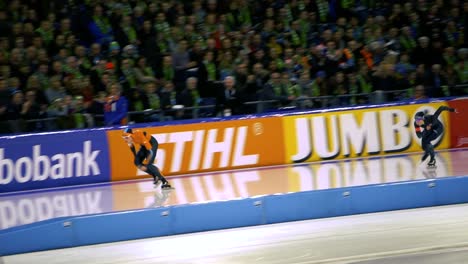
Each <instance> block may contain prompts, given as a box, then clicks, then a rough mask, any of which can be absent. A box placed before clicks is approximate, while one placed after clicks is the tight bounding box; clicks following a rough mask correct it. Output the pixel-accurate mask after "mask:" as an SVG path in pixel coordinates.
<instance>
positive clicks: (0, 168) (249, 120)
mask: <svg viewBox="0 0 468 264" xmlns="http://www.w3.org/2000/svg"><path fill="white" fill-rule="evenodd" d="M467 103H468V98H457V99H452V100H449V99H447V100H444V101H420V102H408V103H395V104H385V105H370V106H357V107H349V108H348V107H347V108H334V109H325V110H311V111H293V112H286V113H265V114H261V115H248V116H233V117H226V118H211V119H203V120H196V121H195V120H186V121H177V122H160V123H151V124H142V125H135V126H133V128H141V129H145V131H148V132H149V133H151V134H153V135H154V136H155V137H156V138H157V139H158V141H159V143H160V145H159V150H158V155H157V159H156V161H155V163H156V165H157V166H158V167H160V168H161V169H162V172H163V173H164V174H165V175H166V176H168V177H170V176H173V175H181V174H194V173H201V172H212V171H223V170H231V169H241V168H251V167H261V166H269V165H282V164H294V163H302V162H311V161H329V160H338V159H343V158H353V157H372V156H379V155H387V154H395V153H408V152H416V151H420V146H419V142H420V141H419V140H418V139H417V137H416V135H415V133H414V129H413V127H412V123H413V117H414V114H415V113H416V112H417V111H421V110H428V111H429V112H433V111H435V110H436V109H437V108H438V107H439V106H441V105H448V106H452V107H456V108H457V109H458V110H459V111H460V113H459V114H449V113H448V112H444V113H443V114H442V115H441V116H440V120H441V121H442V122H443V123H444V124H445V126H446V130H445V133H444V135H443V136H442V137H440V138H439V139H437V148H438V149H448V148H461V147H466V146H467V145H468V138H467V136H466V135H468V133H467V132H468V131H467V130H468V128H467V127H468V126H466V125H465V122H466V120H468V111H467V110H468V109H467V108H468V107H467V105H468V104H467ZM121 129H122V127H112V128H102V129H87V130H72V131H60V132H50V133H39V134H26V135H9V136H3V137H0V193H8V192H17V191H27V190H36V189H46V188H57V187H67V186H75V185H83V184H91V183H101V182H110V181H122V180H132V179H141V178H145V177H148V176H147V175H146V174H145V173H143V172H141V171H139V170H137V169H136V168H135V166H134V165H133V157H132V154H131V152H130V150H129V149H128V146H127V145H126V144H125V142H124V141H123V140H122V138H121Z"/></svg>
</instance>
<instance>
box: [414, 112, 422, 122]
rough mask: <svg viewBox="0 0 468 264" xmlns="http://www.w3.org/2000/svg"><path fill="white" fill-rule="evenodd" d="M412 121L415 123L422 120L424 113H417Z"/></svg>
mask: <svg viewBox="0 0 468 264" xmlns="http://www.w3.org/2000/svg"><path fill="white" fill-rule="evenodd" d="M414 119H415V120H416V121H419V120H424V112H417V113H416V115H415V116H414Z"/></svg>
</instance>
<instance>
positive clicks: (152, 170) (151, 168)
mask: <svg viewBox="0 0 468 264" xmlns="http://www.w3.org/2000/svg"><path fill="white" fill-rule="evenodd" d="M146 168H147V170H148V173H149V174H151V175H153V176H154V177H157V178H158V179H159V180H161V181H162V182H163V183H164V182H167V180H166V178H164V176H163V175H162V173H161V171H160V170H159V168H158V167H156V166H154V165H153V164H148V165H147V166H146Z"/></svg>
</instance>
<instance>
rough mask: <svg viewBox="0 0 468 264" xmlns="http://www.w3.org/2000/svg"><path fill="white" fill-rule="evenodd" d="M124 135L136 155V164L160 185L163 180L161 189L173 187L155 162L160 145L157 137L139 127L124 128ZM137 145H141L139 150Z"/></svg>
mask: <svg viewBox="0 0 468 264" xmlns="http://www.w3.org/2000/svg"><path fill="white" fill-rule="evenodd" d="M122 137H123V139H124V140H125V142H127V144H128V146H129V147H130V150H131V151H132V153H133V155H134V156H135V160H134V163H135V165H136V166H137V167H138V168H139V169H140V170H142V171H144V172H146V173H148V174H150V175H151V176H153V179H154V184H155V185H158V184H159V182H161V183H162V185H161V189H163V190H164V189H172V187H171V185H170V184H169V182H168V181H167V180H166V178H164V176H163V175H162V174H161V171H159V168H158V167H156V166H155V165H154V164H153V163H154V159H155V158H156V153H157V151H158V145H159V144H158V141H157V140H156V138H154V137H153V136H151V134H148V133H146V132H145V131H141V130H138V129H136V130H132V129H131V128H126V129H124V131H123V135H122ZM135 145H139V147H140V148H139V149H138V152H137V151H136V148H135Z"/></svg>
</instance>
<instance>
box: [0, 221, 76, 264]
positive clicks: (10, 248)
mask: <svg viewBox="0 0 468 264" xmlns="http://www.w3.org/2000/svg"><path fill="white" fill-rule="evenodd" d="M64 222H66V218H58V219H53V220H46V221H42V222H37V223H34V224H30V225H27V226H26V227H23V228H17V227H15V228H12V229H11V230H9V229H7V230H4V231H2V232H1V233H0V245H1V246H0V256H4V255H12V254H20V253H25V252H34V251H42V250H50V249H58V248H66V247H73V246H76V245H75V244H74V243H73V241H72V229H71V228H68V227H65V226H64Z"/></svg>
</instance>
